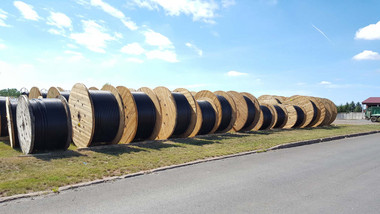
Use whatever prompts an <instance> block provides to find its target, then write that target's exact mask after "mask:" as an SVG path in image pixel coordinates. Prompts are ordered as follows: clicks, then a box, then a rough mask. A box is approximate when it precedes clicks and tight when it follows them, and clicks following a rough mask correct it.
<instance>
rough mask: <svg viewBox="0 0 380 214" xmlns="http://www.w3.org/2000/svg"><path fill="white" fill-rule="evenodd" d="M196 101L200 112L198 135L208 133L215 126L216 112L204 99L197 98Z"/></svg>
mask: <svg viewBox="0 0 380 214" xmlns="http://www.w3.org/2000/svg"><path fill="white" fill-rule="evenodd" d="M197 103H198V105H199V107H200V109H201V112H202V118H203V120H202V125H201V128H200V129H199V132H198V135H205V134H209V133H210V132H211V131H212V129H213V128H214V126H215V121H216V112H215V110H214V107H212V105H211V103H210V102H208V101H206V100H197Z"/></svg>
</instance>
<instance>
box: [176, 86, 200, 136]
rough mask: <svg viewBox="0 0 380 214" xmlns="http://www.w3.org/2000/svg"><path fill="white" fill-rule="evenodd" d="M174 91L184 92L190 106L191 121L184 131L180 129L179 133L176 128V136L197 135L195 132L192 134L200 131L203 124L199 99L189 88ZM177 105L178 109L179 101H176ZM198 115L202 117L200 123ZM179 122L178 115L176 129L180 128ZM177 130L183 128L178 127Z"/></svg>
mask: <svg viewBox="0 0 380 214" xmlns="http://www.w3.org/2000/svg"><path fill="white" fill-rule="evenodd" d="M173 93H179V94H182V95H183V96H184V97H185V98H186V99H187V103H188V104H189V106H190V121H189V124H188V125H187V129H184V131H179V133H176V130H174V136H175V137H181V138H185V137H193V136H195V134H194V135H192V134H193V133H194V131H196V132H198V131H199V129H200V128H201V125H202V112H201V110H200V107H199V105H198V103H197V101H196V100H195V98H194V96H193V95H192V94H191V92H190V91H188V90H187V89H184V88H177V89H175V90H174V91H173ZM176 105H177V109H178V108H179V106H178V104H177V102H176ZM185 105H186V104H185ZM177 114H178V112H177ZM198 117H200V121H199V122H200V123H199V124H198V123H197V122H198ZM179 122H180V121H179V120H178V115H177V121H176V129H177V128H178V127H177V125H178V123H179ZM177 130H181V129H177Z"/></svg>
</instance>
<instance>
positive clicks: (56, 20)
mask: <svg viewBox="0 0 380 214" xmlns="http://www.w3.org/2000/svg"><path fill="white" fill-rule="evenodd" d="M46 24H48V25H52V26H55V27H57V28H58V29H53V28H51V29H49V30H48V32H49V33H51V34H56V35H62V36H64V35H65V29H69V30H70V31H71V30H72V27H73V26H72V22H71V19H70V18H69V17H68V16H66V14H64V13H59V12H58V13H55V12H50V16H49V17H48V19H47V22H46Z"/></svg>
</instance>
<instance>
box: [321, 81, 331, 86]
mask: <svg viewBox="0 0 380 214" xmlns="http://www.w3.org/2000/svg"><path fill="white" fill-rule="evenodd" d="M319 84H320V85H331V84H332V83H331V82H329V81H321V82H320V83H319Z"/></svg>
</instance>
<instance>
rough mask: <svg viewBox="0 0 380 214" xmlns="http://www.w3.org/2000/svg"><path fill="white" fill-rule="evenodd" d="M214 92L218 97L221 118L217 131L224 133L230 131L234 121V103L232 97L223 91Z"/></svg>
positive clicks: (235, 114)
mask: <svg viewBox="0 0 380 214" xmlns="http://www.w3.org/2000/svg"><path fill="white" fill-rule="evenodd" d="M214 94H216V96H217V97H218V99H219V102H220V103H221V106H222V119H221V122H220V125H219V127H218V129H217V130H216V132H217V133H226V132H228V131H230V130H231V129H232V127H233V125H234V124H235V121H236V116H237V113H236V104H235V101H234V99H233V98H232V97H231V95H229V94H228V93H227V92H225V91H215V92H214Z"/></svg>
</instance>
